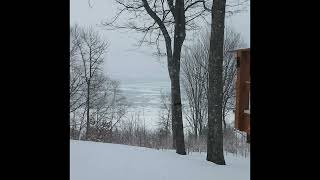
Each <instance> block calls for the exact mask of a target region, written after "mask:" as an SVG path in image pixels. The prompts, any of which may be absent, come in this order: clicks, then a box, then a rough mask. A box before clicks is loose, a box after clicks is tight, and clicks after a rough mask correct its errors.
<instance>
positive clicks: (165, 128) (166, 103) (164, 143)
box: [157, 91, 172, 149]
mask: <svg viewBox="0 0 320 180" xmlns="http://www.w3.org/2000/svg"><path fill="white" fill-rule="evenodd" d="M170 99H171V98H170V95H168V94H166V93H164V92H162V91H161V92H160V103H161V105H160V112H159V121H158V123H157V126H158V127H157V130H158V134H159V141H160V144H161V145H160V146H161V147H162V148H166V149H168V148H169V146H168V145H169V142H171V141H170V140H169V138H170V137H171V130H170V129H171V126H172V124H171V122H172V121H171V106H170V101H171V100H170Z"/></svg>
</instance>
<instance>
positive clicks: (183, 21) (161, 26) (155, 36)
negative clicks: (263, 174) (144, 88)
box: [103, 0, 240, 155]
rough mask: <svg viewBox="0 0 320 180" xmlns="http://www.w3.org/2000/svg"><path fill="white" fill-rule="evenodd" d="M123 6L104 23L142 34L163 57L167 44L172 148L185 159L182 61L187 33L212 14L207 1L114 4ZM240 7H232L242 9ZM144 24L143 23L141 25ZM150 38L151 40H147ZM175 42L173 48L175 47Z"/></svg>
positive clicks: (119, 0)
mask: <svg viewBox="0 0 320 180" xmlns="http://www.w3.org/2000/svg"><path fill="white" fill-rule="evenodd" d="M115 2H116V3H117V4H118V5H120V6H121V9H119V11H118V12H117V14H116V16H115V17H114V18H113V19H112V20H111V21H109V22H107V23H103V24H104V25H105V26H107V27H111V28H112V29H131V30H135V31H138V32H142V33H143V34H144V35H143V38H142V40H141V41H140V43H139V45H141V44H143V43H147V44H151V45H156V47H157V50H158V54H159V55H160V54H162V53H161V49H160V43H159V42H160V41H161V40H164V42H165V49H166V53H165V55H166V56H167V64H168V71H169V76H170V80H171V106H172V126H173V129H172V131H173V147H174V148H176V152H177V153H178V154H181V155H184V154H186V152H185V144H184V133H183V121H182V104H181V92H180V83H179V82H180V57H181V49H182V45H183V42H184V40H185V38H186V30H195V29H198V28H199V24H198V23H197V22H198V21H199V20H198V19H201V20H204V21H206V18H205V16H206V15H208V14H209V13H210V12H211V9H210V8H208V2H209V1H207V0H187V1H185V0H176V1H174V0H115ZM239 5H240V3H239V4H237V5H235V4H233V6H239ZM125 13H127V15H129V17H128V16H127V19H128V20H129V22H127V23H124V24H122V25H119V24H116V22H117V20H118V19H119V17H120V16H121V14H125ZM141 22H144V23H141ZM147 36H149V39H148V40H146V38H147ZM172 39H173V46H172Z"/></svg>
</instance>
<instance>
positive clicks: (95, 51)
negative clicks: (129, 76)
mask: <svg viewBox="0 0 320 180" xmlns="http://www.w3.org/2000/svg"><path fill="white" fill-rule="evenodd" d="M107 47H108V43H107V42H106V41H104V40H102V38H101V37H100V35H99V34H98V32H96V31H94V30H93V29H92V28H79V38H78V41H77V43H76V48H77V50H78V51H79V58H80V59H81V62H82V66H81V71H82V73H83V74H82V77H83V78H84V81H85V86H84V89H85V91H86V100H85V102H86V115H87V116H86V117H87V119H86V126H87V127H86V137H87V135H88V133H89V129H90V109H91V103H92V100H91V89H92V88H93V87H92V85H93V84H92V80H93V78H94V77H95V76H96V75H97V73H98V72H99V71H100V70H101V69H100V68H101V65H102V63H103V55H104V54H105V53H106V50H107Z"/></svg>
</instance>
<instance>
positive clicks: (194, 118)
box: [181, 27, 245, 137]
mask: <svg viewBox="0 0 320 180" xmlns="http://www.w3.org/2000/svg"><path fill="white" fill-rule="evenodd" d="M209 38H210V32H209V31H208V30H205V31H204V32H203V33H202V34H201V35H200V37H199V39H198V40H197V41H196V42H195V44H193V45H192V46H191V47H189V48H188V49H185V55H184V58H183V59H182V64H181V67H182V85H183V87H184V90H185V92H186V96H187V100H188V103H187V104H186V105H187V107H186V108H185V109H184V115H185V117H186V120H187V122H188V124H189V126H190V127H191V128H192V129H193V133H194V135H195V137H198V134H199V135H202V134H203V133H202V131H203V128H204V126H205V124H204V123H205V122H206V121H207V109H208V106H207V103H208V101H207V89H208V88H207V86H208V57H209V50H210V49H209V43H210V41H209ZM244 46H245V43H244V41H243V40H242V38H241V36H240V34H239V33H237V32H235V31H234V30H233V29H232V28H231V27H226V29H225V39H224V51H223V80H222V81H223V104H222V112H223V113H222V114H223V119H222V122H223V124H224V126H223V127H224V128H223V129H225V128H226V119H225V118H226V116H227V115H228V114H229V113H230V111H232V110H233V109H234V107H235V92H234V91H235V74H236V64H235V63H236V61H235V60H234V58H233V56H232V53H231V52H230V51H232V50H234V49H237V48H241V47H244Z"/></svg>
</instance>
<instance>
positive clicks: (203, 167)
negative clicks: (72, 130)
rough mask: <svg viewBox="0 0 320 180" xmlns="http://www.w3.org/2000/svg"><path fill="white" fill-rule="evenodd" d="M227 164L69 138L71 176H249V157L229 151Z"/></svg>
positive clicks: (75, 179) (105, 179)
mask: <svg viewBox="0 0 320 180" xmlns="http://www.w3.org/2000/svg"><path fill="white" fill-rule="evenodd" d="M225 159H226V163H227V165H226V166H219V165H215V164H213V163H210V162H208V161H206V154H205V153H202V154H199V153H193V154H190V155H186V156H181V155H178V154H176V153H175V152H174V151H168V150H155V149H148V148H142V147H134V146H126V145H118V144H108V143H95V142H85V141H74V140H71V141H70V179H71V180H151V179H152V180H178V179H181V180H235V179H236V180H249V179H250V158H243V157H234V156H232V155H230V154H228V155H227V156H226V157H225Z"/></svg>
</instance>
